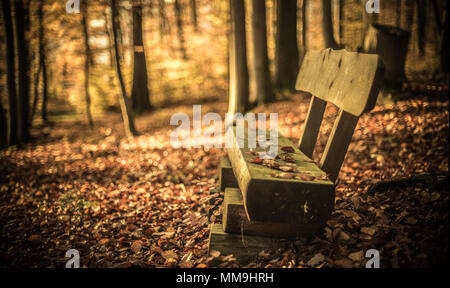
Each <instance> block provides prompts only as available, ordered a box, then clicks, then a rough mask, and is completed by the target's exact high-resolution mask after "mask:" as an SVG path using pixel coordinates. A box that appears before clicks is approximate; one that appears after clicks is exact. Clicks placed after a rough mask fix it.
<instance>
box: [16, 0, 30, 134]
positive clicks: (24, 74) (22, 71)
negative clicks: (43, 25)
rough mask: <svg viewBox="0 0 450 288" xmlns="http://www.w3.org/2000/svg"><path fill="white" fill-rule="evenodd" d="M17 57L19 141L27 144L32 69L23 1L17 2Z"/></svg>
mask: <svg viewBox="0 0 450 288" xmlns="http://www.w3.org/2000/svg"><path fill="white" fill-rule="evenodd" d="M15 10H16V11H15V14H16V39H17V56H18V65H19V141H20V142H26V141H27V140H28V139H29V137H30V132H29V127H28V124H29V120H28V119H29V114H30V74H29V72H30V68H29V66H30V65H29V64H30V61H29V55H28V41H27V39H26V33H27V32H28V31H29V13H28V12H29V10H28V6H26V5H25V3H24V1H23V0H16V2H15Z"/></svg>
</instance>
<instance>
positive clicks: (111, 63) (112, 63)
mask: <svg viewBox="0 0 450 288" xmlns="http://www.w3.org/2000/svg"><path fill="white" fill-rule="evenodd" d="M103 16H104V18H105V34H106V36H107V37H108V45H109V49H108V50H109V65H110V66H111V68H114V51H113V49H114V48H113V46H114V45H113V43H112V37H111V32H110V30H109V29H110V28H109V19H108V14H107V13H106V10H105V11H104V12H103Z"/></svg>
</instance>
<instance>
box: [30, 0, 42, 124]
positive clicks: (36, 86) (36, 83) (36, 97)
mask: <svg viewBox="0 0 450 288" xmlns="http://www.w3.org/2000/svg"><path fill="white" fill-rule="evenodd" d="M41 3H42V2H41ZM40 59H41V57H40V56H39V59H38V65H37V72H36V74H35V75H34V93H33V94H34V99H33V105H32V106H31V115H30V126H31V125H32V124H33V118H34V115H35V114H36V109H37V103H38V101H39V79H40V78H39V76H40V74H41V71H42V64H41V60H40Z"/></svg>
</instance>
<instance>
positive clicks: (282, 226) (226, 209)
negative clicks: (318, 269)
mask: <svg viewBox="0 0 450 288" xmlns="http://www.w3.org/2000/svg"><path fill="white" fill-rule="evenodd" d="M222 226H223V230H224V231H225V232H227V233H237V234H243V235H258V236H266V237H275V238H287V239H295V238H298V237H300V236H303V235H306V234H311V233H315V232H317V231H318V229H320V228H321V227H318V226H317V225H308V224H306V225H292V224H286V223H274V222H259V221H249V220H248V219H247V214H246V213H245V208H244V199H243V198H242V193H241V191H240V190H239V189H238V188H226V189H225V197H224V202H223V217H222Z"/></svg>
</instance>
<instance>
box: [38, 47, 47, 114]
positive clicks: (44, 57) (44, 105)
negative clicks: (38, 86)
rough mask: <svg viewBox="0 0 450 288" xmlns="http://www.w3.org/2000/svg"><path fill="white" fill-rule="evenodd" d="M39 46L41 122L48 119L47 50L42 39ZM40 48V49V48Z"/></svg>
mask: <svg viewBox="0 0 450 288" xmlns="http://www.w3.org/2000/svg"><path fill="white" fill-rule="evenodd" d="M39 46H40V47H41V48H42V50H41V51H42V52H41V56H40V57H41V61H42V62H41V65H42V108H41V117H42V121H43V122H47V121H48V116H47V100H48V77H47V55H46V53H47V51H46V48H45V46H44V40H43V39H42V40H41V44H39ZM41 48H40V49H41Z"/></svg>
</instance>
